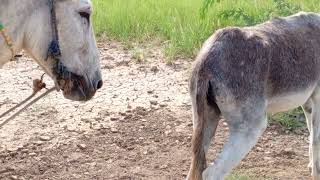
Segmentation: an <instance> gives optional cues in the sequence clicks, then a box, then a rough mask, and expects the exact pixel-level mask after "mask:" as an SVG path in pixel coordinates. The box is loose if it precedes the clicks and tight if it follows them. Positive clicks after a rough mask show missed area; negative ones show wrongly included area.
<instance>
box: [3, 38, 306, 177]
mask: <svg viewBox="0 0 320 180" xmlns="http://www.w3.org/2000/svg"><path fill="white" fill-rule="evenodd" d="M99 48H100V51H101V57H102V62H101V63H102V71H103V75H104V86H103V88H102V89H101V90H99V92H98V93H97V94H96V96H95V98H94V99H93V100H91V101H89V102H85V103H79V102H71V101H69V100H66V99H64V98H63V96H62V95H61V93H58V92H57V93H52V94H50V95H49V96H47V97H46V98H45V99H42V100H40V101H39V102H38V103H36V104H34V105H33V106H32V107H31V108H29V109H27V110H26V111H25V112H23V113H22V114H21V115H19V116H18V117H17V118H16V119H14V120H13V121H11V122H10V123H9V124H7V125H6V126H4V127H3V128H2V129H0V179H21V180H22V179H25V180H31V179H36V180H45V179H68V180H69V179H72V180H73V179H97V180H98V179H184V178H185V177H186V175H187V173H188V168H189V163H190V142H191V135H192V121H191V110H190V109H191V103H190V98H189V95H188V78H189V74H190V68H191V60H186V59H178V60H176V61H175V62H174V63H173V64H172V65H167V64H166V63H165V62H164V57H163V53H162V51H161V48H158V46H156V45H150V46H149V45H148V46H141V47H139V48H140V49H141V52H142V53H141V54H138V55H137V54H136V52H133V51H132V50H130V49H126V48H125V47H124V46H122V45H121V44H119V43H116V42H111V43H100V44H99ZM137 56H138V58H137ZM138 60H139V62H138ZM141 60H142V62H140V61H141ZM41 75H42V70H41V68H39V66H38V65H37V64H36V63H35V62H34V61H32V60H31V59H30V58H28V57H23V58H20V59H19V60H18V61H17V62H11V63H8V64H7V65H6V66H5V67H4V69H0V93H1V96H0V112H4V111H5V110H6V109H8V108H10V107H12V106H14V105H15V104H17V103H19V102H20V101H21V100H22V99H24V98H25V97H27V96H28V95H29V94H30V93H31V84H32V79H35V78H39V77H40V76H41ZM45 81H46V82H47V84H48V86H53V84H52V82H51V80H50V79H49V78H46V79H45ZM227 135H228V134H227V127H226V125H225V124H224V123H223V121H221V123H220V124H219V128H218V132H217V135H216V137H215V143H214V145H212V147H211V148H210V153H209V157H208V159H210V160H213V159H214V156H215V154H216V153H217V152H219V151H220V149H221V147H222V145H223V142H224V141H225V140H226V137H227ZM307 136H308V133H307V130H306V129H305V128H303V129H298V130H295V131H294V132H291V131H287V130H286V129H284V128H282V127H280V126H279V125H277V124H270V125H269V127H268V129H267V131H266V132H265V133H264V135H263V137H262V138H261V139H260V141H259V143H258V144H257V145H256V146H255V148H254V149H253V150H252V151H251V152H250V154H249V155H248V156H247V157H246V159H245V160H243V162H242V163H241V165H240V166H239V167H237V169H236V171H237V172H240V173H244V174H249V175H251V176H252V177H254V178H253V179H281V180H282V179H290V180H291V179H310V175H309V174H310V173H309V170H308V168H307V164H308V137H307Z"/></svg>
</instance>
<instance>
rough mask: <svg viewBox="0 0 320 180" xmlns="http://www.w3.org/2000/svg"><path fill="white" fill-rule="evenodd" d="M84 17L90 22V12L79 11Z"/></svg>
mask: <svg viewBox="0 0 320 180" xmlns="http://www.w3.org/2000/svg"><path fill="white" fill-rule="evenodd" d="M79 14H80V16H81V17H82V18H85V19H86V20H87V21H88V22H90V14H89V13H87V12H79Z"/></svg>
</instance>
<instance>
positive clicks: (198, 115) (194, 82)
mask: <svg viewBox="0 0 320 180" xmlns="http://www.w3.org/2000/svg"><path fill="white" fill-rule="evenodd" d="M200 64H201V63H200ZM200 64H198V65H197V66H196V67H195V69H194V71H193V73H192V77H191V81H190V95H191V99H192V106H193V118H194V122H193V123H194V124H193V136H192V164H191V167H190V172H189V175H188V179H189V180H201V179H202V172H203V171H204V170H205V168H206V157H205V150H204V140H203V139H204V132H205V126H206V120H207V119H208V117H207V116H208V113H207V112H208V111H209V108H210V110H211V109H212V108H214V110H217V112H218V111H219V108H218V106H217V105H216V103H215V102H214V98H212V96H213V93H212V87H211V86H210V79H211V78H210V77H211V75H210V72H206V70H205V68H204V67H203V66H202V65H200ZM201 66H202V67H201ZM209 106H210V107H209Z"/></svg>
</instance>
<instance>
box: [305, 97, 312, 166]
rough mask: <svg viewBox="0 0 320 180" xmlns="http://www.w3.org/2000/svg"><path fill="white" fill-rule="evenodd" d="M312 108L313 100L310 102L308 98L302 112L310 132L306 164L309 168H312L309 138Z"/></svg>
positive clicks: (310, 140)
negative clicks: (307, 161) (307, 162)
mask: <svg viewBox="0 0 320 180" xmlns="http://www.w3.org/2000/svg"><path fill="white" fill-rule="evenodd" d="M313 110H314V107H313V102H312V99H311V98H310V99H308V101H307V102H306V103H305V104H304V105H303V111H304V114H305V117H306V121H307V127H308V130H309V132H310V135H309V142H310V143H309V159H310V160H309V164H308V167H309V168H310V170H312V161H313V160H312V143H311V142H312V139H311V134H312V128H311V127H312V112H313Z"/></svg>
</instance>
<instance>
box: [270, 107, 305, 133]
mask: <svg viewBox="0 0 320 180" xmlns="http://www.w3.org/2000/svg"><path fill="white" fill-rule="evenodd" d="M269 122H278V123H279V124H280V125H281V126H282V127H285V128H286V129H288V130H295V129H297V128H301V127H306V121H305V116H304V112H303V109H302V108H301V107H299V108H296V109H294V110H292V111H288V112H283V113H277V114H275V115H273V116H271V117H269Z"/></svg>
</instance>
